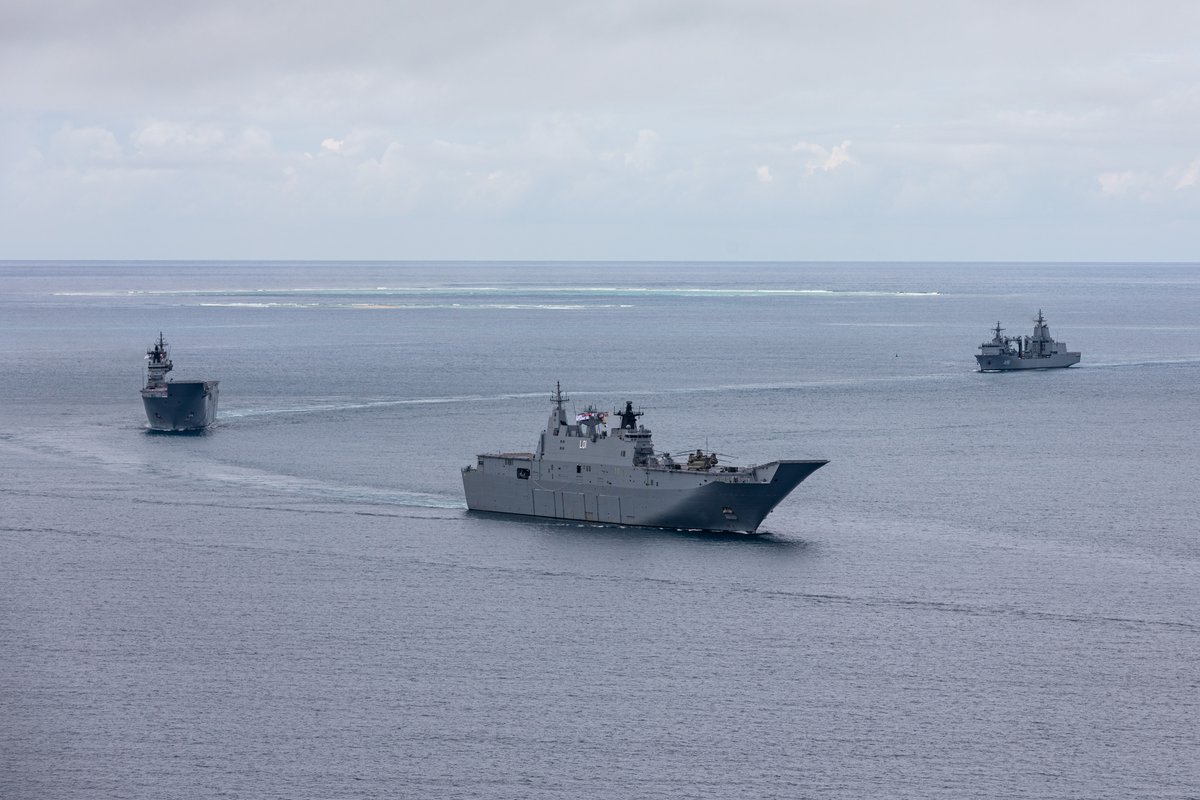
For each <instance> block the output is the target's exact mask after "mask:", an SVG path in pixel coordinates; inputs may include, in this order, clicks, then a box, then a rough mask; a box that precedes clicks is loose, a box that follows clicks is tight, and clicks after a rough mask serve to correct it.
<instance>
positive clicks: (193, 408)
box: [142, 381, 219, 431]
mask: <svg viewBox="0 0 1200 800" xmlns="http://www.w3.org/2000/svg"><path fill="white" fill-rule="evenodd" d="M218 383H219V381H172V382H170V383H168V384H167V386H166V391H165V392H163V391H162V390H143V391H142V403H143V404H144V405H145V407H146V419H147V420H148V421H149V423H150V427H151V428H153V429H154V430H157V431H197V430H202V429H203V428H207V427H208V426H209V425H211V424H212V423H213V422H214V421H216V418H217V397H218V394H219V392H218V387H217V384H218Z"/></svg>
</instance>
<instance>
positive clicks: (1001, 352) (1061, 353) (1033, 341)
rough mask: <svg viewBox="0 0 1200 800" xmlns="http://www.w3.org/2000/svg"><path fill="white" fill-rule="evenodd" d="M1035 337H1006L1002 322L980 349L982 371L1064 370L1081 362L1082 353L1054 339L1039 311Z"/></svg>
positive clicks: (977, 356)
mask: <svg viewBox="0 0 1200 800" xmlns="http://www.w3.org/2000/svg"><path fill="white" fill-rule="evenodd" d="M1033 323H1034V324H1033V336H1023V337H1022V336H1004V335H1002V333H1003V331H1004V328H1001V327H1000V323H999V322H997V323H996V327H995V328H993V329H992V331H993V333H994V334H995V335H994V336H993V337H992V340H991V341H990V342H984V343H983V344H981V345H980V346H979V354H978V355H976V356H975V360H976V361H978V362H979V371H980V372H1009V371H1011V370H1018V369H1060V368H1063V367H1069V366H1071V365H1072V364H1078V363H1079V357H1080V354H1079V353H1070V352H1067V344H1066V342H1056V341H1054V339H1052V338H1051V337H1050V326H1049V325H1047V324H1046V318H1045V317H1043V316H1042V310H1041V309H1040V308H1039V309H1038V315H1037V319H1035V320H1034V321H1033Z"/></svg>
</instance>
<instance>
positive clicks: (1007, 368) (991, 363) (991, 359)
mask: <svg viewBox="0 0 1200 800" xmlns="http://www.w3.org/2000/svg"><path fill="white" fill-rule="evenodd" d="M975 360H976V361H977V362H979V371H980V372H1015V371H1017V370H1023V369H1064V368H1066V367H1069V366H1072V365H1073V364H1078V363H1079V353H1056V354H1055V355H1052V356H1045V357H1043V358H1021V357H1020V356H1007V355H997V356H990V355H988V356H985V355H977V356H975Z"/></svg>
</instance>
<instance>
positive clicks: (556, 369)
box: [0, 262, 1200, 800]
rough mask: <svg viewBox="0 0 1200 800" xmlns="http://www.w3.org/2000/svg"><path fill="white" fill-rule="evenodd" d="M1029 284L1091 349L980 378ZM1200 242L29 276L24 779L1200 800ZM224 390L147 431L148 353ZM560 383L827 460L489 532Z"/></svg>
mask: <svg viewBox="0 0 1200 800" xmlns="http://www.w3.org/2000/svg"><path fill="white" fill-rule="evenodd" d="M1039 308H1040V309H1043V310H1044V311H1045V314H1046V316H1047V318H1048V319H1049V321H1050V325H1051V331H1052V332H1053V334H1054V335H1055V336H1056V338H1059V339H1060V340H1065V341H1066V342H1067V343H1068V344H1069V345H1070V347H1071V349H1078V350H1082V351H1083V362H1082V363H1081V364H1080V365H1079V366H1077V367H1073V368H1071V369H1069V370H1054V371H1048V372H1030V373H1023V374H1000V375H996V374H987V375H984V374H981V373H978V372H976V371H975V369H974V359H973V354H974V353H975V352H976V350H977V348H978V345H979V344H980V343H981V342H982V341H984V340H985V339H987V338H990V333H989V330H988V329H989V328H990V327H991V326H993V325H994V324H995V322H996V321H997V320H1000V321H1001V323H1002V324H1003V325H1004V326H1005V328H1007V329H1008V331H1009V332H1010V333H1014V334H1015V333H1028V332H1030V330H1031V329H1032V321H1031V320H1032V317H1033V316H1035V315H1036V313H1037V311H1038V309H1039ZM1197 309H1200V265H1195V264H1180V265H1168V264H1156V265H1130V264H1021V265H1014V264H931V265H927V264H760V263H756V264H733V263H729V264H715V263H706V264H683V263H680V264H663V263H651V264H639V263H563V264H549V263H534V264H526V263H494V264H483V263H411V264H410V263H301V264H292V263H261V262H256V263H229V262H220V263H202V262H187V263H141V262H139V263H108V262H104V263H101V262H91V263H78V262H76V263H28V262H0V376H2V380H0V797H3V798H6V800H25V799H26V798H28V799H29V800H33V799H35V798H37V799H39V800H41V799H43V798H97V797H103V798H147V799H149V798H199V797H229V798H314V799H316V798H368V797H429V798H559V797H585V798H635V797H636V798H643V797H645V798H650V797H663V798H678V797H704V798H769V797H788V798H792V797H820V798H909V797H911V798H963V797H971V798H1026V797H1027V798H1109V797H1111V798H1130V797H1138V798H1195V797H1200V758H1198V757H1197V754H1198V753H1200V725H1198V724H1197V720H1198V719H1200V540H1198V538H1200V532H1198V522H1197V521H1198V520H1200V499H1198V498H1200V492H1198V491H1197V486H1200V448H1198V445H1200V422H1198V417H1200V413H1198V412H1200V402H1198V401H1197V386H1198V385H1200V311H1198V310H1197ZM159 331H162V332H163V333H164V335H165V336H166V338H167V340H168V341H169V342H170V344H171V345H172V356H173V358H174V362H175V365H176V370H175V373H174V374H175V376H177V377H181V378H185V377H193V378H219V379H220V381H221V400H220V412H219V421H218V424H217V425H216V426H215V427H214V428H213V429H212V430H210V431H208V432H207V433H204V434H202V435H196V436H169V435H159V434H153V433H150V432H148V431H147V430H146V429H145V418H144V412H143V410H142V407H141V401H140V398H139V396H138V393H137V391H138V388H139V387H140V385H141V382H142V379H143V372H142V371H143V365H144V361H143V353H144V351H145V349H146V347H147V346H148V345H149V344H150V342H151V340H152V339H153V338H154V337H156V336H157V334H158V332H159ZM556 381H561V382H562V386H563V388H564V390H565V391H566V392H567V393H568V394H569V395H570V396H571V398H572V402H573V404H574V405H575V406H577V407H580V408H582V407H583V406H584V405H587V404H595V405H597V406H598V407H600V408H615V407H616V406H618V405H619V404H623V403H624V401H625V400H633V401H634V402H635V404H637V405H639V406H641V407H642V408H643V409H644V410H645V412H646V415H645V416H644V417H643V422H644V423H645V424H646V425H647V426H648V427H650V428H651V429H653V431H654V435H655V442H656V444H657V445H658V447H659V449H663V450H669V451H674V452H682V451H685V450H690V449H695V448H696V447H707V448H710V449H712V450H715V451H717V452H719V453H721V454H723V455H722V459H723V460H726V461H732V462H736V463H742V464H751V463H758V462H762V461H767V460H771V459H774V458H827V459H830V464H829V465H828V466H826V467H825V468H824V469H822V470H820V471H819V472H817V473H816V474H815V475H814V476H813V477H812V478H810V479H809V480H808V481H806V482H805V483H803V484H802V485H801V486H800V487H799V488H798V489H797V490H796V491H795V492H794V493H793V494H792V495H791V496H789V497H788V498H787V499H786V500H785V501H784V502H783V503H782V504H781V505H780V506H779V507H778V508H777V509H776V510H775V511H774V512H773V513H772V514H771V515H770V516H769V517H767V519H766V521H765V522H764V524H763V527H762V529H761V535H760V536H753V537H751V536H716V535H706V534H697V533H688V532H671V531H659V530H645V529H623V528H618V527H611V526H608V527H605V526H586V525H580V524H564V523H554V522H549V521H536V520H520V519H511V518H504V517H498V516H494V515H476V514H469V513H468V512H467V511H466V510H465V507H464V503H463V500H462V487H461V480H460V475H459V470H460V468H461V467H462V466H464V465H467V464H469V463H471V462H472V461H473V457H474V454H475V453H477V452H484V451H492V450H500V449H504V450H511V449H517V450H525V449H532V447H533V445H534V442H535V440H536V437H537V434H538V433H539V431H540V427H541V425H542V423H543V422H544V419H545V417H546V415H547V413H548V409H549V395H550V392H551V391H552V389H553V388H554V384H555V382H556Z"/></svg>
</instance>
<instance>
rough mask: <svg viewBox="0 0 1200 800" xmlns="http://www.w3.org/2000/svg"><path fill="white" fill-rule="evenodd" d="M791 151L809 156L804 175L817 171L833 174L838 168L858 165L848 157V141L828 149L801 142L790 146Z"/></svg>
mask: <svg viewBox="0 0 1200 800" xmlns="http://www.w3.org/2000/svg"><path fill="white" fill-rule="evenodd" d="M792 151H793V152H796V153H805V154H807V155H808V156H809V157H808V159H807V160H806V161H805V163H804V172H805V174H806V175H812V174H814V173H816V172H817V170H821V171H822V172H833V171H834V170H836V169H838V168H839V167H844V166H847V165H853V164H857V163H858V162H857V161H855V160H854V159H853V158H851V156H850V142H849V141H844V142H842V143H841V144H839V145H835V146H833V147H831V148H828V149H827V148H825V147H823V146H821V145H819V144H813V143H812V142H803V141H801V142H796V144H794V145H792Z"/></svg>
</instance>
